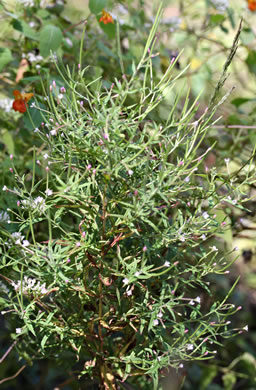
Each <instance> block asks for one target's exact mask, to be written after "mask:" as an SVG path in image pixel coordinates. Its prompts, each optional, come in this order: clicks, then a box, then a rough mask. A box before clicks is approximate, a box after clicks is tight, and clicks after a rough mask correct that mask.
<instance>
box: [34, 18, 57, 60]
mask: <svg viewBox="0 0 256 390" xmlns="http://www.w3.org/2000/svg"><path fill="white" fill-rule="evenodd" d="M61 41H62V32H61V30H60V28H59V27H56V26H52V25H48V26H45V27H44V28H43V29H42V30H41V32H40V44H39V50H40V54H41V55H42V56H43V57H48V56H49V55H50V54H51V51H53V52H54V51H56V50H57V49H58V48H59V46H60V44H61Z"/></svg>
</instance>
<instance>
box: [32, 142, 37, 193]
mask: <svg viewBox="0 0 256 390" xmlns="http://www.w3.org/2000/svg"><path fill="white" fill-rule="evenodd" d="M35 175H36V149H35V145H34V146H33V176H32V186H31V193H32V191H33V188H34V185H35Z"/></svg>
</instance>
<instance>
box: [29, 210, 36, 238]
mask: <svg viewBox="0 0 256 390" xmlns="http://www.w3.org/2000/svg"><path fill="white" fill-rule="evenodd" d="M29 226H30V231H31V236H32V241H33V244H34V245H36V240H35V234H34V228H33V224H32V215H31V211H30V212H29Z"/></svg>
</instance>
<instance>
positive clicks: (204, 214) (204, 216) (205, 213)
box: [202, 211, 209, 219]
mask: <svg viewBox="0 0 256 390" xmlns="http://www.w3.org/2000/svg"><path fill="white" fill-rule="evenodd" d="M202 215H203V218H204V219H207V218H209V214H208V213H207V212H206V211H205V212H204V213H203V214H202Z"/></svg>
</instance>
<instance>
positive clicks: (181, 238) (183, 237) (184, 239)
mask: <svg viewBox="0 0 256 390" xmlns="http://www.w3.org/2000/svg"><path fill="white" fill-rule="evenodd" d="M180 241H181V242H185V241H186V237H185V234H182V235H181V236H180Z"/></svg>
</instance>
